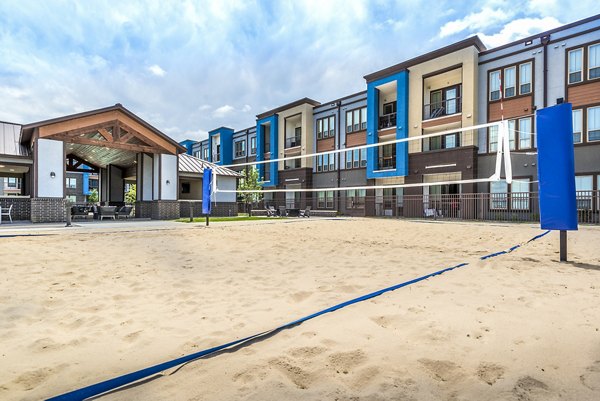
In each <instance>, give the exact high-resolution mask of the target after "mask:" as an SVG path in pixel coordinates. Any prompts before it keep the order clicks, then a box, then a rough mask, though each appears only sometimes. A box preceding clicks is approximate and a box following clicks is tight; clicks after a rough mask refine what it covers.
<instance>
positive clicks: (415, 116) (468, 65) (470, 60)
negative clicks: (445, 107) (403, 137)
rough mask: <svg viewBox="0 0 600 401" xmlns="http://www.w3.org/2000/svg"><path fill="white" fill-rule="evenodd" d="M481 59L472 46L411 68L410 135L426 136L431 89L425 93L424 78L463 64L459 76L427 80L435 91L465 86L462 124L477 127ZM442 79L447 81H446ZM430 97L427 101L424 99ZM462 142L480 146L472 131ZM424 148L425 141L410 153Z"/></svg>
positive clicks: (461, 94) (417, 142)
mask: <svg viewBox="0 0 600 401" xmlns="http://www.w3.org/2000/svg"><path fill="white" fill-rule="evenodd" d="M478 59H479V58H478V53H477V49H475V48H474V47H469V48H466V49H462V50H458V51H456V52H453V53H450V54H447V55H444V56H441V57H438V58H436V59H434V60H430V61H427V62H424V63H422V64H417V65H415V66H413V67H410V68H409V75H408V76H409V84H408V91H409V103H408V121H409V136H417V135H422V134H423V131H422V129H423V127H422V121H423V105H424V104H428V103H429V90H427V89H425V91H424V88H423V75H427V74H430V73H433V72H436V71H440V70H443V69H445V68H449V67H452V66H454V65H458V64H462V68H460V69H459V70H457V71H459V73H455V72H449V73H444V74H443V76H442V77H440V78H439V79H436V77H429V78H427V81H428V83H430V84H431V89H439V88H443V87H446V86H450V85H453V84H455V83H461V84H462V87H461V93H460V96H461V101H462V116H461V125H462V127H468V126H471V125H475V124H476V121H477V82H478V79H477V71H478V65H477V63H478ZM442 80H444V81H443V82H442ZM438 85H439V86H438ZM425 92H426V93H425ZM426 94H427V100H424V99H425V95H426ZM454 128H455V127H454ZM441 129H444V127H440V130H441ZM430 132H431V131H430ZM462 139H463V142H462V145H463V146H467V145H472V144H477V137H476V133H471V132H470V131H468V132H467V133H466V134H465V135H463V138H462ZM421 147H422V146H421V141H414V142H411V143H410V145H409V152H410V153H415V152H420V151H421Z"/></svg>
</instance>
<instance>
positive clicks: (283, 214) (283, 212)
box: [279, 206, 288, 217]
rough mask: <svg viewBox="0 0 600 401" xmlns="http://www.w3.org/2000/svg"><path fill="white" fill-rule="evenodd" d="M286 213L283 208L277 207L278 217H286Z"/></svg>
mask: <svg viewBox="0 0 600 401" xmlns="http://www.w3.org/2000/svg"><path fill="white" fill-rule="evenodd" d="M287 215H288V214H287V211H286V210H285V206H279V217H286V216H287Z"/></svg>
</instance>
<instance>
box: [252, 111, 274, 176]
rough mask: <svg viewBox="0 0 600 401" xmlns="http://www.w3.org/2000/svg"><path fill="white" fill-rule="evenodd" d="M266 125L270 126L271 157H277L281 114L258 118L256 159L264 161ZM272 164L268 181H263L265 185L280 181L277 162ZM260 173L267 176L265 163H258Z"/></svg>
mask: <svg viewBox="0 0 600 401" xmlns="http://www.w3.org/2000/svg"><path fill="white" fill-rule="evenodd" d="M265 125H269V126H270V136H269V141H270V146H269V150H268V151H269V152H271V159H276V158H277V155H278V154H279V152H278V149H279V116H278V115H277V114H274V115H272V116H270V117H265V118H262V119H260V120H256V160H257V161H263V160H265V158H264V153H265V143H264V132H265ZM269 165H270V167H269V168H270V174H271V176H270V177H269V180H268V181H265V182H263V186H265V187H270V186H276V185H277V183H278V182H279V172H278V169H277V162H273V163H269ZM258 174H259V176H260V177H261V178H264V176H265V165H264V164H259V165H258Z"/></svg>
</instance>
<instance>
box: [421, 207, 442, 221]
mask: <svg viewBox="0 0 600 401" xmlns="http://www.w3.org/2000/svg"><path fill="white" fill-rule="evenodd" d="M423 216H425V217H433V218H434V219H436V218H438V217H444V216H443V215H442V211H441V210H437V209H433V208H431V209H429V208H426V209H423Z"/></svg>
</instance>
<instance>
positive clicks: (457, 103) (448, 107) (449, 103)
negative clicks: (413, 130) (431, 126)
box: [423, 97, 462, 120]
mask: <svg viewBox="0 0 600 401" xmlns="http://www.w3.org/2000/svg"><path fill="white" fill-rule="evenodd" d="M461 111H462V101H461V98H459V97H455V98H453V99H446V100H442V101H439V102H435V103H431V104H426V105H424V106H423V120H430V119H432V118H438V117H444V116H449V115H452V114H456V113H460V112H461Z"/></svg>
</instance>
